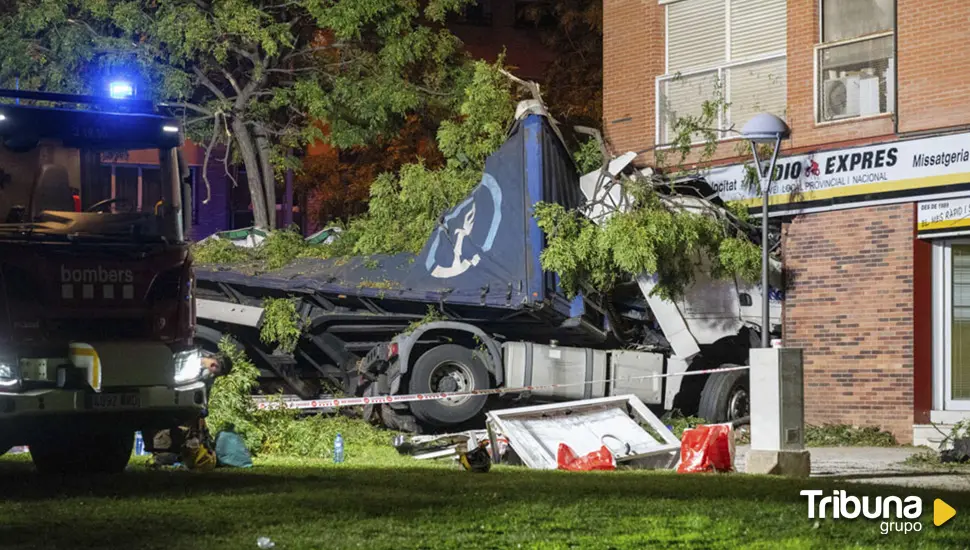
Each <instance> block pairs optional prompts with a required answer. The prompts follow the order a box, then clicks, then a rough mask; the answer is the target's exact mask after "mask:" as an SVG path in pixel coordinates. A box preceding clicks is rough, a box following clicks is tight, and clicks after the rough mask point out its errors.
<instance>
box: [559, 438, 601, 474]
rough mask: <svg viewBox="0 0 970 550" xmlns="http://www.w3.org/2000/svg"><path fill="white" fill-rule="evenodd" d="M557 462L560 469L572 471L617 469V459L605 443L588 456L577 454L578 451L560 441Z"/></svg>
mask: <svg viewBox="0 0 970 550" xmlns="http://www.w3.org/2000/svg"><path fill="white" fill-rule="evenodd" d="M556 463H557V464H558V465H559V469H560V470H569V471H572V472H589V471H591V470H615V469H616V460H615V459H614V458H613V453H612V452H611V451H610V449H609V448H608V447H607V446H606V445H603V446H602V447H601V448H600V450H598V451H593V452H591V453H589V454H588V455H586V456H576V451H574V450H572V448H570V447H569V445H566V444H565V443H560V444H559V452H558V453H557V455H556Z"/></svg>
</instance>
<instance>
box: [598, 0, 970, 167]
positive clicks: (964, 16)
mask: <svg viewBox="0 0 970 550" xmlns="http://www.w3.org/2000/svg"><path fill="white" fill-rule="evenodd" d="M897 2H898V11H899V17H898V22H897V27H898V29H897V41H898V49H899V52H898V59H897V66H898V73H899V75H898V78H899V81H898V83H897V95H898V103H899V106H898V117H899V132H900V133H906V132H914V131H924V130H931V129H934V128H950V127H955V126H964V125H970V102H967V101H965V98H966V97H967V95H968V93H970V78H968V76H970V25H968V24H967V22H968V21H970V2H954V1H952V0H897ZM603 8H604V15H603V22H604V28H605V30H606V32H605V38H604V43H603V47H604V53H603V64H604V93H603V111H604V121H603V124H604V127H605V129H606V132H607V135H608V137H609V138H610V139H611V140H612V143H613V145H614V146H615V148H616V150H617V151H620V152H623V151H629V150H634V151H636V150H642V149H646V148H648V147H651V146H653V145H654V137H655V109H656V97H655V81H656V77H657V76H660V75H662V74H664V71H665V66H664V59H665V42H664V33H665V29H664V20H665V18H664V8H663V6H661V5H660V4H659V3H658V2H657V0H605V1H604V6H603ZM819 9H820V8H819V0H788V28H787V36H788V41H787V63H788V92H787V94H788V109H787V113H786V120H787V122H788V124H789V126H790V127H791V128H792V136H791V139H789V140H787V141H786V142H785V143H784V145H783V147H784V148H785V150H787V151H789V152H802V151H810V150H817V149H832V148H838V147H849V146H857V145H860V144H865V143H867V142H874V141H888V140H893V139H896V134H895V133H894V132H895V128H894V118H893V115H889V114H887V115H883V116H879V117H874V118H869V119H865V120H846V121H841V122H835V123H826V124H816V122H815V62H814V56H815V46H816V45H817V44H818V43H819V36H820V34H819V33H820V29H819ZM618 119H630V120H626V121H624V122H616V121H617V120H618ZM714 158H715V159H716V160H724V161H727V160H732V161H733V160H735V159H736V158H737V153H736V150H735V147H734V144H732V143H727V144H725V146H722V147H720V148H719V150H718V152H717V154H716V155H715V157H714ZM637 160H638V162H639V163H640V164H648V163H650V162H652V160H653V157H652V155H641V157H639V158H638V159H637Z"/></svg>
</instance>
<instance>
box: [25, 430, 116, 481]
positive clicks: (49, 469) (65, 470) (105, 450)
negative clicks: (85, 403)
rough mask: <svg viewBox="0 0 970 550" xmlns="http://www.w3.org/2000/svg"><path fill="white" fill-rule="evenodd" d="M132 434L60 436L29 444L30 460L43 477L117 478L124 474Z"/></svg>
mask: <svg viewBox="0 0 970 550" xmlns="http://www.w3.org/2000/svg"><path fill="white" fill-rule="evenodd" d="M134 444H135V432H129V431H118V432H98V433H83V432H82V433H79V434H67V433H64V434H61V437H57V438H44V439H40V440H38V441H34V442H32V443H31V444H30V456H31V458H32V459H33V461H34V466H36V467H37V471H38V472H40V473H42V474H87V473H100V474H117V473H121V472H123V471H124V470H125V467H126V466H128V460H129V459H131V453H132V448H133V447H134Z"/></svg>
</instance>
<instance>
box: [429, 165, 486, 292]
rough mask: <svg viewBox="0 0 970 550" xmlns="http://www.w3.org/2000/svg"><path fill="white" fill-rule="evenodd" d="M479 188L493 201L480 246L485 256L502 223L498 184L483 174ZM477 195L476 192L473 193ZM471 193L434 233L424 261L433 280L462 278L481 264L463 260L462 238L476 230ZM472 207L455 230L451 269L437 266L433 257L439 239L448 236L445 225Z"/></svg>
mask: <svg viewBox="0 0 970 550" xmlns="http://www.w3.org/2000/svg"><path fill="white" fill-rule="evenodd" d="M481 186H482V187H484V188H485V189H487V190H488V192H489V194H490V195H491V198H492V206H493V210H492V222H491V225H490V226H489V229H488V235H487V236H486V237H485V242H484V243H482V246H481V249H482V252H488V251H489V250H491V248H492V244H494V242H495V236H496V235H497V234H498V228H499V224H500V223H501V222H502V189H501V188H500V187H499V185H498V182H497V181H495V178H494V177H493V176H492V175H491V174H489V173H487V172H486V173H485V174H484V175H483V176H482V182H481ZM476 191H477V189H476ZM474 197H475V196H474V193H473V194H472V196H470V197H468V198H467V199H465V201H464V202H462V203H461V204H459V205H458V206H457V207H455V209H454V210H453V211H452V212H451V214H449V215H447V216H445V219H444V224H442V225H443V226H444V227H439V228H438V230H437V232H435V237H434V241H432V243H431V248H430V249H429V250H428V258H427V260H426V261H425V267H426V268H427V269H428V271H429V272H430V273H431V276H432V277H435V278H437V279H450V278H452V277H456V276H458V275H461V274H462V273H464V272H466V271H468V269H469V268H471V267H472V266H474V265H478V263H479V262H480V261H481V256H479V255H478V254H475V255H473V256H472V257H471V259H465V258H462V255H463V252H462V248H463V247H464V241H465V238H466V237H468V238H469V239H470V238H471V233H472V229H473V228H474V226H475V212H476V208H475V202H474V201H475V198H474ZM468 205H471V209H470V210H469V211H468V212H466V213H465V218H464V223H463V224H462V226H461V227H459V228H458V229H455V231H454V232H455V235H456V236H457V238H456V239H455V241H454V245H453V247H452V251H453V256H452V262H451V265H450V266H447V267H442V266H441V265H436V263H435V255H436V253H437V252H438V245H439V243H440V241H441V235H442V234H446V235H447V231H448V230H447V224H448V222H449V221H451V220H453V219H455V218H457V217H458V216H459V214H460V213H461V212H462V211H463V210H464V209H465V207H467V206H468Z"/></svg>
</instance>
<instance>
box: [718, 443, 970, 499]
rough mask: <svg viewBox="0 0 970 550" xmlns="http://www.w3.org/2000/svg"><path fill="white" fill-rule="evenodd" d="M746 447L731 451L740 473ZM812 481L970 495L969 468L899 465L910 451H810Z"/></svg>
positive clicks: (898, 449)
mask: <svg viewBox="0 0 970 550" xmlns="http://www.w3.org/2000/svg"><path fill="white" fill-rule="evenodd" d="M748 448H749V447H748V446H747V445H743V446H738V447H737V449H735V457H734V458H735V460H734V464H735V467H736V468H737V469H738V471H740V472H743V471H744V464H745V455H746V454H747V452H748ZM809 451H811V453H812V477H824V478H833V479H844V480H846V481H852V482H861V483H884V484H889V485H903V486H912V487H926V488H939V489H947V490H951V491H970V467H967V466H964V467H961V468H959V469H953V470H943V469H940V468H919V467H914V466H907V465H905V464H903V463H902V462H903V461H904V460H905V459H906V458H907V457H908V456H910V455H912V454H915V453H918V452H920V449H916V448H912V447H889V448H886V447H812V448H810V449H809Z"/></svg>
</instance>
